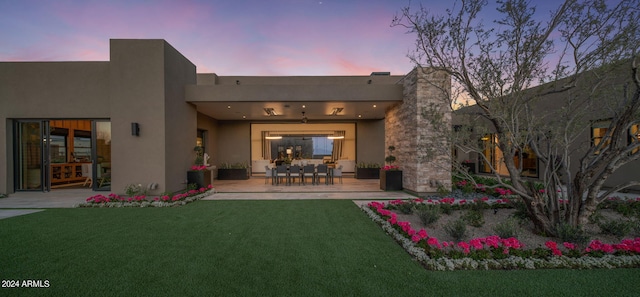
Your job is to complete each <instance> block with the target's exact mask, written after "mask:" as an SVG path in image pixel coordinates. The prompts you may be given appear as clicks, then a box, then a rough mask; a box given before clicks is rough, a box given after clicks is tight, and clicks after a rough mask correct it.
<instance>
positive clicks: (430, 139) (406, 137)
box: [385, 68, 451, 195]
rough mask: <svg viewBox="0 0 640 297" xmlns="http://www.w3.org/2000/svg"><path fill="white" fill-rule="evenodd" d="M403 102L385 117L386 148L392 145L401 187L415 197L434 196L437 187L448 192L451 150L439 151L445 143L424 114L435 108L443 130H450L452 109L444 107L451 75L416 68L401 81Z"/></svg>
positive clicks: (387, 152)
mask: <svg viewBox="0 0 640 297" xmlns="http://www.w3.org/2000/svg"><path fill="white" fill-rule="evenodd" d="M402 83H403V84H404V94H403V101H402V103H399V104H397V105H395V106H393V107H391V108H390V109H388V110H387V111H386V114H385V156H386V155H388V154H389V151H388V150H387V149H386V148H388V147H389V146H390V145H393V146H395V148H396V150H395V151H394V153H393V155H394V156H395V157H396V163H394V165H398V166H400V168H401V169H402V170H403V179H402V183H403V187H404V189H405V190H406V191H408V192H412V193H414V194H417V195H422V194H428V193H435V192H437V191H438V186H439V185H442V186H443V187H444V188H446V189H451V150H450V149H439V150H438V149H436V150H433V149H430V148H432V147H435V146H437V147H438V148H442V146H443V145H446V140H445V139H443V137H442V136H438V135H437V133H434V132H433V130H434V129H432V126H431V125H432V124H431V123H430V122H429V120H428V119H426V118H425V117H424V115H423V111H424V109H425V108H427V107H429V106H437V107H438V109H439V110H440V112H441V113H442V114H443V116H444V117H443V119H444V120H443V121H444V124H445V125H446V127H449V128H450V127H451V109H450V108H449V107H448V105H447V102H448V100H447V98H446V97H447V95H446V94H445V93H443V91H442V90H446V91H447V92H450V89H451V79H450V76H449V75H447V74H446V73H445V72H442V71H432V69H430V68H415V69H414V70H413V71H411V72H410V73H409V74H407V76H406V77H405V78H404V79H403V81H402Z"/></svg>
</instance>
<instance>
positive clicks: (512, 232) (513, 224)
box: [493, 218, 518, 238]
mask: <svg viewBox="0 0 640 297" xmlns="http://www.w3.org/2000/svg"><path fill="white" fill-rule="evenodd" d="M493 231H495V232H496V235H498V236H500V237H501V238H511V237H518V220H517V219H516V218H508V219H506V220H505V221H502V222H500V223H498V224H496V225H495V226H494V227H493Z"/></svg>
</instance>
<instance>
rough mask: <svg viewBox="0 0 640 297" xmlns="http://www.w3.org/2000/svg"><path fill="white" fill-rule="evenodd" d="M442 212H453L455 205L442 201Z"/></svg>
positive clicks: (447, 213) (448, 213)
mask: <svg viewBox="0 0 640 297" xmlns="http://www.w3.org/2000/svg"><path fill="white" fill-rule="evenodd" d="M440 212H442V213H443V214H446V215H450V214H451V213H452V212H453V205H451V204H449V203H440Z"/></svg>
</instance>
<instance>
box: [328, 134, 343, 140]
mask: <svg viewBox="0 0 640 297" xmlns="http://www.w3.org/2000/svg"><path fill="white" fill-rule="evenodd" d="M327 139H344V136H333V135H329V136H327Z"/></svg>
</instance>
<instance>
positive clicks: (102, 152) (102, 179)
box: [92, 121, 111, 191]
mask: <svg viewBox="0 0 640 297" xmlns="http://www.w3.org/2000/svg"><path fill="white" fill-rule="evenodd" d="M94 125H95V127H94V128H93V131H95V133H94V136H93V141H94V143H93V145H92V150H93V156H94V157H93V158H92V159H93V160H95V162H93V166H94V168H93V174H94V176H93V180H94V181H96V182H94V183H93V189H94V190H96V191H110V190H111V122H109V121H94Z"/></svg>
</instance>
